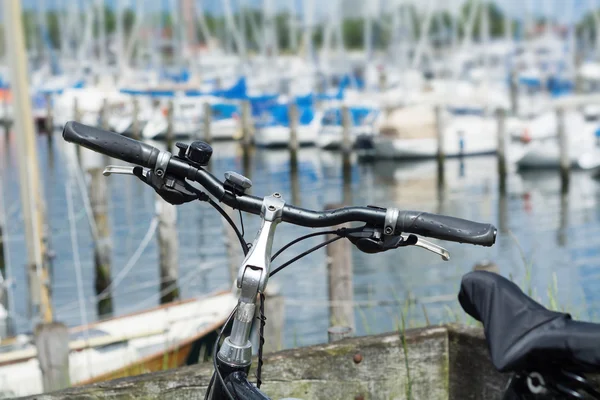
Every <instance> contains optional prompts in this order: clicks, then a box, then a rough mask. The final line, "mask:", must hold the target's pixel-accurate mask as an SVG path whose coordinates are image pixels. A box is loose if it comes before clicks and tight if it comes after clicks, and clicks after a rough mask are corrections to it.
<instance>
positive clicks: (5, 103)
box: [2, 96, 10, 141]
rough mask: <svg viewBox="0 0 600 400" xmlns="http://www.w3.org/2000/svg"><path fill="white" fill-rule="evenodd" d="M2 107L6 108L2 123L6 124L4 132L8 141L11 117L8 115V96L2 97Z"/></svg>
mask: <svg viewBox="0 0 600 400" xmlns="http://www.w3.org/2000/svg"><path fill="white" fill-rule="evenodd" d="M2 107H3V110H4V118H3V119H2V124H3V125H4V134H5V136H4V137H5V138H6V140H7V141H8V138H9V132H10V119H9V116H8V96H3V97H2Z"/></svg>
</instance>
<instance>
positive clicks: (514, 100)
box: [509, 70, 519, 116]
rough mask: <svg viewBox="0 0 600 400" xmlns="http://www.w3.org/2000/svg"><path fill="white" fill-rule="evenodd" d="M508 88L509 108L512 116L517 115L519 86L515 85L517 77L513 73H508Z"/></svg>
mask: <svg viewBox="0 0 600 400" xmlns="http://www.w3.org/2000/svg"><path fill="white" fill-rule="evenodd" d="M509 86H510V108H511V112H512V115H515V116H516V115H518V114H519V86H518V85H517V75H516V74H515V71H514V70H512V71H510V78H509Z"/></svg>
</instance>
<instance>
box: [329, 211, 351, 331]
mask: <svg viewBox="0 0 600 400" xmlns="http://www.w3.org/2000/svg"><path fill="white" fill-rule="evenodd" d="M341 206H342V205H340V204H330V205H327V206H326V209H333V208H338V207H341ZM333 237H334V236H333V235H327V239H326V240H330V239H332V238H333ZM326 251H327V282H328V291H329V301H330V305H329V325H330V327H332V328H334V327H335V329H334V332H337V331H338V330H340V328H344V329H341V331H342V332H346V333H345V335H346V336H348V335H349V334H348V332H347V331H348V329H345V328H349V329H350V331H351V332H354V330H355V329H356V328H355V327H356V325H355V321H354V305H353V300H354V295H353V293H354V288H353V285H352V279H353V277H352V253H351V249H350V242H348V241H347V240H338V241H335V242H333V243H331V244H330V245H328V246H327V247H326ZM337 333H339V332H337ZM336 337H339V335H338V336H336Z"/></svg>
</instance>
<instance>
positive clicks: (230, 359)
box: [218, 193, 285, 367]
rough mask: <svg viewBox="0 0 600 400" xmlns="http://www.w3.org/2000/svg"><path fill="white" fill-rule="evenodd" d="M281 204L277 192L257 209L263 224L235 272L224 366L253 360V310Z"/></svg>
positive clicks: (267, 266)
mask: <svg viewBox="0 0 600 400" xmlns="http://www.w3.org/2000/svg"><path fill="white" fill-rule="evenodd" d="M284 206H285V202H284V201H283V200H282V199H281V195H280V194H279V193H274V194H273V195H271V196H267V197H265V198H264V199H263V202H262V207H261V212H260V215H261V218H262V225H261V227H260V229H259V231H258V233H257V234H256V238H255V239H254V242H253V244H252V248H251V249H250V251H249V252H248V254H247V255H246V258H245V259H244V261H243V262H242V265H241V266H240V269H239V272H238V277H237V287H238V288H240V289H241V290H240V296H239V300H238V308H237V311H236V313H235V316H234V319H233V325H232V327H231V335H230V336H229V337H227V338H226V339H225V341H224V342H223V345H222V346H221V349H220V350H219V354H218V357H219V358H220V360H221V361H222V362H224V363H226V364H227V365H230V366H236V367H238V366H249V365H250V363H251V361H252V344H251V343H250V340H249V337H250V329H251V327H252V323H253V321H254V312H255V310H256V296H257V295H258V293H263V292H264V290H265V289H266V287H267V281H268V279H269V273H270V267H271V250H272V247H273V238H274V237H275V228H276V227H277V225H278V224H279V223H280V222H281V217H282V212H283V208H284Z"/></svg>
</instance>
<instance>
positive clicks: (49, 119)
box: [45, 93, 54, 143]
mask: <svg viewBox="0 0 600 400" xmlns="http://www.w3.org/2000/svg"><path fill="white" fill-rule="evenodd" d="M45 97H46V121H45V122H46V133H47V134H48V142H49V143H50V141H51V140H52V133H53V132H54V108H53V107H52V94H50V93H46V96H45Z"/></svg>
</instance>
